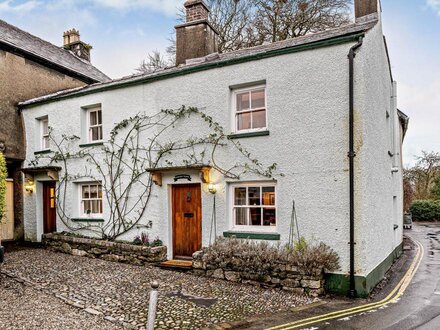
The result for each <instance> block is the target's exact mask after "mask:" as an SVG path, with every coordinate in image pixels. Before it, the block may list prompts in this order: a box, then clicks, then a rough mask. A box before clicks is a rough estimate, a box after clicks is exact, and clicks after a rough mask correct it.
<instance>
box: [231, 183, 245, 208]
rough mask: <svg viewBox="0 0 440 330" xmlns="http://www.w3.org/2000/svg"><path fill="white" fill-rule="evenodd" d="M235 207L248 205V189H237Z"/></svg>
mask: <svg viewBox="0 0 440 330" xmlns="http://www.w3.org/2000/svg"><path fill="white" fill-rule="evenodd" d="M234 204H235V205H246V188H245V187H240V188H235V202H234Z"/></svg>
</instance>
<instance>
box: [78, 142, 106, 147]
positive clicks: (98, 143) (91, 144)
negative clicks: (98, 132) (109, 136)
mask: <svg viewBox="0 0 440 330" xmlns="http://www.w3.org/2000/svg"><path fill="white" fill-rule="evenodd" d="M103 145H104V142H102V141H100V142H90V143H84V144H80V145H79V147H80V148H90V147H98V146H103Z"/></svg>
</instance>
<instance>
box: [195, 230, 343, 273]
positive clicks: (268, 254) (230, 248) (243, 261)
mask: <svg viewBox="0 0 440 330" xmlns="http://www.w3.org/2000/svg"><path fill="white" fill-rule="evenodd" d="M203 259H204V261H205V262H206V263H207V264H208V265H213V266H215V267H218V268H223V269H232V270H236V271H245V272H248V273H254V274H259V275H269V274H270V273H272V272H277V271H279V265H280V264H287V265H291V266H295V267H298V268H299V269H300V270H303V271H304V272H306V273H310V274H312V273H313V272H314V270H316V269H326V270H328V271H333V270H336V269H338V268H339V257H338V255H337V254H336V252H334V251H333V250H332V249H331V248H330V247H329V246H327V245H325V244H324V243H319V244H311V243H307V242H306V241H305V239H304V238H302V239H301V240H300V242H299V243H298V244H297V245H296V246H295V247H294V248H291V247H288V246H287V245H286V246H279V245H273V244H269V243H268V242H266V241H252V240H244V239H237V238H235V237H231V238H224V237H220V238H218V239H217V240H216V241H215V243H214V244H212V245H211V246H210V247H208V248H207V249H206V250H205V253H204V255H203Z"/></svg>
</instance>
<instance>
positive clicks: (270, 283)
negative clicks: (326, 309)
mask: <svg viewBox="0 0 440 330" xmlns="http://www.w3.org/2000/svg"><path fill="white" fill-rule="evenodd" d="M203 255H204V251H197V252H195V253H194V254H193V273H194V274H195V275H199V276H207V277H214V278H218V279H223V280H227V281H231V282H237V283H245V284H251V285H256V286H261V287H267V288H277V287H278V288H282V289H283V290H286V291H292V292H295V293H297V294H307V295H310V296H313V297H316V296H318V295H322V294H324V292H325V291H324V288H325V280H324V270H323V269H314V270H312V271H305V270H301V269H298V267H295V266H292V265H289V264H286V263H278V264H277V265H276V266H275V267H273V268H272V270H271V271H270V274H267V272H262V273H251V272H247V271H246V270H242V269H232V268H230V267H228V265H224V266H219V265H212V264H207V263H206V262H205V261H204V258H203Z"/></svg>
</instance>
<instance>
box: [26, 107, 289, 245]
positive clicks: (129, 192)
mask: <svg viewBox="0 0 440 330" xmlns="http://www.w3.org/2000/svg"><path fill="white" fill-rule="evenodd" d="M190 117H191V118H192V121H191V122H190V121H189V118H190ZM195 120H196V121H195ZM196 122H197V123H198V122H200V125H198V124H197V126H193V125H194V123H196ZM182 131H184V132H192V133H191V134H190V136H188V137H187V138H184V137H183V135H182V134H183V133H182ZM187 134H188V133H187ZM188 135H189V134H188ZM49 138H50V143H51V146H52V149H53V152H52V153H51V154H49V155H40V156H37V158H36V159H35V160H33V161H32V162H31V164H30V165H33V166H37V165H38V164H40V163H42V162H45V164H46V165H57V164H58V165H60V164H61V167H62V170H61V172H60V176H59V184H58V188H57V197H58V198H57V214H58V218H59V219H61V221H62V222H63V223H64V224H65V225H66V226H67V227H68V228H69V229H70V230H72V231H76V230H88V231H92V232H94V233H97V234H99V235H100V236H101V237H102V238H104V239H108V240H115V239H117V238H118V237H120V236H121V235H123V234H124V233H127V232H128V231H130V230H131V229H133V228H135V227H136V226H138V225H139V224H140V223H141V220H142V219H143V218H147V213H146V211H147V207H148V205H149V202H150V198H151V192H152V187H153V180H152V175H151V171H152V170H154V169H156V168H159V167H163V166H167V167H173V166H194V165H204V166H206V165H209V166H211V167H212V168H213V169H215V170H216V171H218V172H220V173H221V174H222V175H223V176H225V177H227V178H231V179H239V178H240V177H241V176H242V175H244V174H246V173H252V174H254V175H258V176H262V177H266V178H274V177H275V176H283V174H282V173H278V172H277V164H276V163H273V164H270V165H268V166H265V165H264V164H263V163H262V162H261V161H260V160H258V159H257V158H254V157H253V156H252V155H251V153H250V152H249V151H248V150H247V149H246V148H244V147H243V146H242V145H241V144H240V142H238V141H237V140H231V139H229V138H228V135H227V134H226V133H225V130H224V129H223V127H222V126H221V125H220V124H219V123H218V122H216V121H215V120H214V119H213V118H212V117H211V116H208V115H207V114H205V113H204V112H203V111H201V110H199V109H198V108H195V107H186V106H182V107H181V108H179V109H167V110H162V111H160V112H159V113H157V114H155V115H152V116H149V115H146V114H141V113H140V114H137V115H135V116H133V117H130V118H127V119H124V120H123V121H121V122H119V123H117V124H116V125H115V126H114V127H113V129H112V130H111V132H110V138H109V140H108V141H106V142H105V143H104V144H103V145H102V146H98V147H97V146H93V147H85V148H82V149H78V147H77V143H78V141H79V140H80V138H79V137H78V136H75V135H72V136H68V135H65V134H61V135H60V134H58V132H55V131H54V130H53V129H52V128H50V129H49ZM220 149H227V152H228V154H229V153H231V152H235V153H236V156H234V157H233V159H235V160H236V161H234V163H233V164H223V162H222V161H218V159H217V154H218V151H219V150H220ZM79 159H83V160H85V162H86V164H87V165H86V166H84V168H83V169H82V170H81V171H78V169H76V168H75V166H74V164H75V163H77V161H78V160H79ZM81 180H90V181H97V182H101V183H102V188H103V189H102V190H103V199H105V200H106V202H107V205H110V206H111V207H110V210H108V213H106V214H108V217H107V218H106V219H105V220H106V221H105V222H104V223H103V224H100V225H94V224H86V225H84V224H79V223H74V222H72V221H71V218H72V217H71V215H70V214H69V213H68V210H67V208H66V206H67V205H68V203H69V201H68V195H67V193H68V189H67V186H68V183H69V182H72V181H73V182H78V181H81ZM151 225H152V223H151V221H149V226H151Z"/></svg>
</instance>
